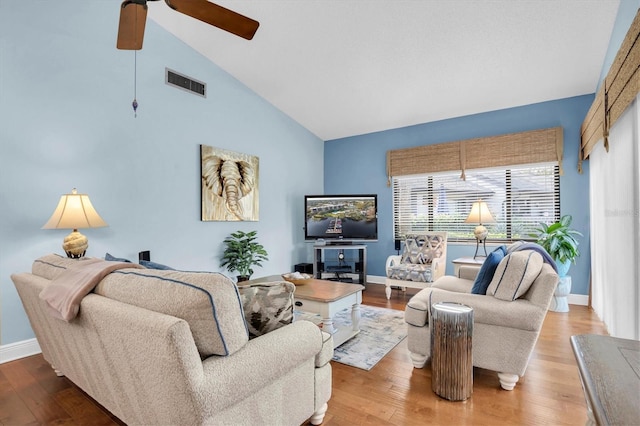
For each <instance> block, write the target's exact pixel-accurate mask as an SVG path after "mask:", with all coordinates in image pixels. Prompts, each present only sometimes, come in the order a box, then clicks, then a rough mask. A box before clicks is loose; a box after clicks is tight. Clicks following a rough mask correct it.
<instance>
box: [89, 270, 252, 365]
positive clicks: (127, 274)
mask: <svg viewBox="0 0 640 426" xmlns="http://www.w3.org/2000/svg"><path fill="white" fill-rule="evenodd" d="M94 291H95V293H96V294H99V295H101V296H105V297H109V298H111V299H114V300H118V301H120V302H124V303H128V304H130V305H134V306H139V307H141V308H145V309H149V310H151V311H155V312H161V313H164V314H167V315H171V316H174V317H177V318H182V319H184V320H185V321H186V322H187V323H189V328H191V333H192V335H193V340H194V341H195V344H196V347H197V348H198V352H199V353H200V356H201V357H202V358H206V357H208V356H211V355H222V356H227V355H231V354H233V353H234V352H236V351H238V350H239V349H240V348H242V347H243V346H244V345H245V344H246V343H247V342H248V341H249V334H248V331H247V326H246V324H245V320H244V312H243V310H242V303H241V302H240V295H239V294H238V289H237V287H236V285H235V284H234V283H233V281H231V280H230V279H229V278H228V277H226V276H224V275H222V274H219V273H215V272H182V271H168V270H154V269H136V270H127V269H124V270H118V271H115V272H112V273H111V274H109V275H107V276H106V277H105V278H104V279H103V280H102V281H101V282H100V283H99V284H98V285H97V286H96V288H95V290H94Z"/></svg>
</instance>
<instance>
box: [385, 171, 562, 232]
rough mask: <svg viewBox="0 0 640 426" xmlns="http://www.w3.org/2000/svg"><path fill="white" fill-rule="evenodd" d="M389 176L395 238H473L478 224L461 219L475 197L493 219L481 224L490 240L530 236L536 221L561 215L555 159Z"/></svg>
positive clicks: (466, 214)
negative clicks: (440, 233)
mask: <svg viewBox="0 0 640 426" xmlns="http://www.w3.org/2000/svg"><path fill="white" fill-rule="evenodd" d="M465 174H466V180H462V179H461V178H460V172H459V171H457V172H445V173H434V174H429V175H413V176H397V177H394V178H393V225H394V232H393V234H394V238H395V239H402V238H404V236H406V235H408V234H418V233H424V232H428V231H447V232H448V233H449V234H448V235H449V241H475V237H474V236H473V230H474V228H475V227H476V225H477V223H476V224H474V223H464V221H465V220H466V218H467V216H468V215H469V212H470V211H471V205H472V204H473V202H474V201H478V200H479V199H482V200H483V201H485V202H486V203H487V205H488V207H489V210H490V211H491V214H492V215H493V218H494V219H495V223H484V224H483V225H485V226H486V227H487V229H488V230H489V239H490V240H492V241H505V242H508V241H513V240H533V239H534V238H532V237H529V233H532V232H534V228H535V227H536V226H537V225H538V223H540V222H547V223H551V222H554V221H556V220H559V218H560V175H559V169H558V166H557V163H555V164H554V163H539V164H533V165H524V166H522V165H520V166H513V167H510V168H508V169H505V168H492V169H475V170H467V171H466V173H465Z"/></svg>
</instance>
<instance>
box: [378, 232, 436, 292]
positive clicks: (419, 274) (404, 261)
mask: <svg viewBox="0 0 640 426" xmlns="http://www.w3.org/2000/svg"><path fill="white" fill-rule="evenodd" d="M446 266H447V233H446V232H430V233H428V234H421V235H408V236H407V237H406V239H405V241H404V250H403V252H402V255H400V256H397V255H392V256H389V257H388V258H387V265H386V275H387V277H386V278H385V293H386V295H387V299H389V298H391V287H400V288H402V289H403V290H406V288H407V287H409V288H419V289H422V288H426V287H429V286H431V283H433V282H434V281H435V280H437V279H438V278H440V277H441V276H443V275H444V272H445V269H446Z"/></svg>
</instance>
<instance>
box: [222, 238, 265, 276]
mask: <svg viewBox="0 0 640 426" xmlns="http://www.w3.org/2000/svg"><path fill="white" fill-rule="evenodd" d="M257 233H258V231H251V232H246V233H245V232H243V231H236V232H233V233H232V234H231V235H230V236H228V237H227V238H225V240H224V244H225V249H224V253H223V254H222V258H221V259H220V260H221V263H220V266H226V267H227V269H228V270H229V272H234V271H236V272H237V273H238V281H246V280H248V279H249V278H250V277H251V275H252V274H253V267H254V266H262V262H263V261H265V260H269V258H268V257H267V256H268V254H267V251H266V250H265V249H264V247H263V246H262V244H260V243H258V242H257V241H256V240H257V239H258V237H257Z"/></svg>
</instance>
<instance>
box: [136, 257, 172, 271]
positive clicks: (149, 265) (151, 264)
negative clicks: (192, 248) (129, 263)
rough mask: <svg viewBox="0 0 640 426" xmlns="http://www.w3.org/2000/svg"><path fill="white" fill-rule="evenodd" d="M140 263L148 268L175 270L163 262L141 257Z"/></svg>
mask: <svg viewBox="0 0 640 426" xmlns="http://www.w3.org/2000/svg"><path fill="white" fill-rule="evenodd" d="M140 264H141V265H142V266H144V267H145V268H147V269H159V270H161V271H175V269H174V268H172V267H171V266H167V265H163V264H162V263H156V262H152V261H150V260H143V259H140Z"/></svg>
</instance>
